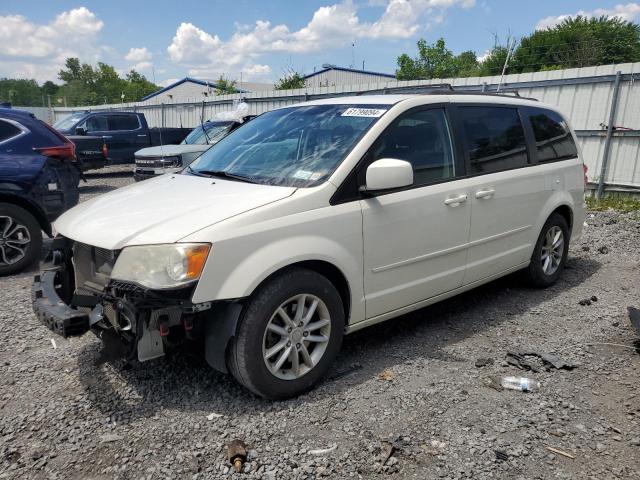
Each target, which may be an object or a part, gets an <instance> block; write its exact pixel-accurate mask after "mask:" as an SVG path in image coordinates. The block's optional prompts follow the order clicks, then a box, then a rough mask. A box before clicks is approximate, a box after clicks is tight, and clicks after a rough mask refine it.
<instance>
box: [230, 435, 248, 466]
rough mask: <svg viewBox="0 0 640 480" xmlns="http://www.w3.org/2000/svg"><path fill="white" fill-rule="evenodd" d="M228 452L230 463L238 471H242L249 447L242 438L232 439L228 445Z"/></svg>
mask: <svg viewBox="0 0 640 480" xmlns="http://www.w3.org/2000/svg"><path fill="white" fill-rule="evenodd" d="M227 454H228V455H229V463H231V465H233V467H234V468H235V469H236V472H238V473H240V472H241V471H242V464H243V463H244V462H246V461H247V447H246V445H245V444H244V442H243V441H242V440H238V439H236V440H232V441H231V442H230V443H229V444H228V445H227Z"/></svg>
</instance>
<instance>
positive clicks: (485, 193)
mask: <svg viewBox="0 0 640 480" xmlns="http://www.w3.org/2000/svg"><path fill="white" fill-rule="evenodd" d="M494 193H496V191H495V190H494V189H493V188H488V189H486V190H478V191H477V192H476V198H491V197H493V194H494Z"/></svg>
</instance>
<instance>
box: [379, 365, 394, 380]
mask: <svg viewBox="0 0 640 480" xmlns="http://www.w3.org/2000/svg"><path fill="white" fill-rule="evenodd" d="M394 378H396V374H395V373H393V370H391V369H390V368H385V369H384V370H382V371H381V372H380V373H379V374H378V380H384V381H387V382H390V381H391V380H393V379H394Z"/></svg>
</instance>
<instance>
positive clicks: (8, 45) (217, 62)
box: [0, 0, 640, 85]
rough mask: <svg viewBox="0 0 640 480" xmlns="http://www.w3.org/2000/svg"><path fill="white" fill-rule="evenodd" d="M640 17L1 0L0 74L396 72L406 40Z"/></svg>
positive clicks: (401, 3) (156, 77)
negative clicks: (78, 69) (75, 67)
mask: <svg viewBox="0 0 640 480" xmlns="http://www.w3.org/2000/svg"><path fill="white" fill-rule="evenodd" d="M577 14H581V15H586V16H599V15H616V16H619V17H620V18H623V19H625V20H632V21H640V3H636V2H632V3H629V2H627V3H625V2H622V3H621V2H615V1H613V2H612V1H605V0H594V1H592V0H562V1H559V0H537V1H525V0H342V1H340V0H268V1H267V0H233V1H217V0H215V1H214V0H200V1H193V0H180V1H171V2H162V1H158V0H153V1H147V0H133V1H131V0H129V1H127V2H125V1H120V0H110V1H104V0H99V1H92V0H84V1H83V0H76V1H66V0H40V1H35V0H0V78H2V77H8V78H35V79H36V80H38V81H39V82H44V81H46V80H52V81H55V82H57V83H60V82H59V80H58V78H57V73H58V71H59V70H60V68H61V67H62V66H63V64H64V60H65V58H67V57H71V56H75V57H79V58H80V59H81V60H82V61H84V62H87V63H91V64H95V63H97V62H98V61H101V62H104V63H107V64H110V65H113V66H115V67H116V69H117V70H118V71H119V72H121V73H124V72H127V71H129V70H130V69H132V68H134V69H136V70H138V71H139V72H140V73H142V74H144V75H145V76H146V77H147V78H148V79H150V80H151V81H155V83H157V84H159V85H167V84H169V83H171V82H172V81H175V80H177V79H180V78H183V77H185V76H191V77H195V78H200V79H208V80H215V79H217V78H218V77H219V76H220V75H224V76H225V77H227V78H230V79H236V80H240V79H242V80H243V81H256V82H273V81H275V80H277V79H278V78H280V77H282V76H283V74H285V73H286V72H290V71H298V72H300V73H303V74H308V73H311V72H313V71H314V69H320V68H322V65H323V64H325V63H330V64H334V65H338V66H342V67H355V68H362V66H363V63H364V68H365V69H366V70H371V71H378V72H385V73H394V72H395V68H396V59H397V57H398V55H400V54H402V53H408V54H410V55H411V56H413V55H415V53H416V46H415V44H416V41H417V40H418V39H420V38H424V39H425V40H427V42H429V43H431V42H435V41H436V40H437V39H438V38H440V37H443V38H444V39H445V41H446V44H447V46H448V47H449V48H450V49H451V50H453V51H454V53H459V52H462V51H465V50H473V51H475V52H476V54H477V56H478V57H481V56H482V55H483V54H485V53H486V51H487V50H488V49H490V48H491V47H492V46H493V45H494V41H495V38H496V36H497V37H498V39H499V41H501V42H502V43H505V42H506V40H507V38H508V37H509V36H512V37H515V38H520V37H522V36H525V35H528V34H530V33H531V32H533V31H534V30H535V29H537V28H538V29H539V28H545V27H549V26H553V25H554V24H556V23H558V22H559V21H561V20H562V19H564V18H567V17H568V16H572V15H577Z"/></svg>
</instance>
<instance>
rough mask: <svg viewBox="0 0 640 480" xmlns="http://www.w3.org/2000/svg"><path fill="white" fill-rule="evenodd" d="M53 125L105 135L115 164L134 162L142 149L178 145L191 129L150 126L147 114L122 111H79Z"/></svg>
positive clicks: (66, 131) (62, 129)
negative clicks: (137, 152) (137, 153)
mask: <svg viewBox="0 0 640 480" xmlns="http://www.w3.org/2000/svg"><path fill="white" fill-rule="evenodd" d="M53 127H54V128H55V129H56V130H58V131H59V132H60V133H62V134H64V135H73V136H85V135H86V136H90V137H99V138H102V139H103V140H104V142H105V143H106V146H107V147H108V152H109V157H108V162H109V163H112V164H122V163H134V153H135V152H136V151H138V150H140V149H141V148H146V147H155V146H157V145H174V144H178V143H180V142H181V141H182V140H183V139H184V138H185V137H186V136H187V135H188V134H189V132H190V131H191V129H190V128H149V126H148V125H147V120H146V119H145V117H144V114H142V113H135V112H120V111H109V112H89V111H84V112H75V113H73V114H71V115H69V116H68V117H66V118H63V119H62V120H59V121H58V122H56V123H55V124H54V125H53ZM81 167H82V166H81ZM92 168H95V167H92Z"/></svg>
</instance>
